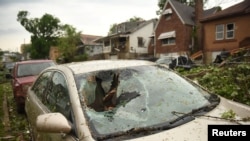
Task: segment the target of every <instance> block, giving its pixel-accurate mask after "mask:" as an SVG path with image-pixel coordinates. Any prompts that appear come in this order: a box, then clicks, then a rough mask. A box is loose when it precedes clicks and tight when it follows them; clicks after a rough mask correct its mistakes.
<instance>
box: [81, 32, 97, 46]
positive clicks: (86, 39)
mask: <svg viewBox="0 0 250 141" xmlns="http://www.w3.org/2000/svg"><path fill="white" fill-rule="evenodd" d="M101 37H102V36H97V35H88V34H81V41H82V43H83V44H85V45H96V42H95V40H96V39H98V38H101Z"/></svg>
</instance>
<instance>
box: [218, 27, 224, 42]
mask: <svg viewBox="0 0 250 141" xmlns="http://www.w3.org/2000/svg"><path fill="white" fill-rule="evenodd" d="M223 39H224V25H223V24H220V25H216V40H223Z"/></svg>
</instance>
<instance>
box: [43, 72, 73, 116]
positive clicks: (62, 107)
mask: <svg viewBox="0 0 250 141" xmlns="http://www.w3.org/2000/svg"><path fill="white" fill-rule="evenodd" d="M48 89H49V92H48V93H47V95H46V103H45V105H46V106H47V107H48V108H49V110H50V111H51V112H60V113H62V114H63V115H64V116H65V117H66V118H67V119H70V100H69V93H68V87H67V83H66V80H65V77H64V76H63V75H62V74H61V73H59V72H55V73H54V75H53V77H52V81H51V85H50V86H49V87H48Z"/></svg>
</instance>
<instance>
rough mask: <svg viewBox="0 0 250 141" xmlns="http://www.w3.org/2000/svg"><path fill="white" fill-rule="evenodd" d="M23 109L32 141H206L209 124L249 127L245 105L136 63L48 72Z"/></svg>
mask: <svg viewBox="0 0 250 141" xmlns="http://www.w3.org/2000/svg"><path fill="white" fill-rule="evenodd" d="M25 110H26V114H27V118H28V121H29V123H30V127H31V133H32V138H33V140H38V141H49V140H53V141H59V140H60V141H61V140H62V141H79V140H80V141H92V140H136V141H152V140H171V141H183V140H185V141H206V140H208V136H209V130H208V126H209V125H241V124H247V125H249V124H250V122H249V117H250V107H249V106H247V105H244V104H240V103H237V102H233V101H231V100H228V99H225V98H223V97H220V96H218V95H216V94H211V93H209V92H208V91H206V90H205V89H204V88H202V87H201V86H199V85H198V84H196V83H193V82H192V81H190V80H188V79H186V78H183V77H181V76H180V75H178V74H176V73H175V72H174V71H173V70H171V69H169V68H167V67H165V66H162V65H159V64H157V63H154V62H148V61H142V60H99V61H86V62H78V63H69V64H62V65H57V66H53V67H50V68H47V69H46V70H44V71H43V72H42V73H41V74H40V75H39V77H38V78H37V80H36V81H35V83H34V84H33V85H32V86H31V87H30V88H29V90H28V95H27V99H26V104H25ZM228 115H229V116H228ZM242 130H243V129H242ZM213 133H216V132H213Z"/></svg>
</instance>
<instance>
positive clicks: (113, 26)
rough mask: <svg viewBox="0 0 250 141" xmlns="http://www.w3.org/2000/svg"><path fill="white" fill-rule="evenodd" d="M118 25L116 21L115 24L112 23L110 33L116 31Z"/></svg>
mask: <svg viewBox="0 0 250 141" xmlns="http://www.w3.org/2000/svg"><path fill="white" fill-rule="evenodd" d="M116 26H117V23H114V24H112V25H111V26H110V28H109V33H108V35H111V34H112V33H115V31H116V29H115V28H116Z"/></svg>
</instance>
